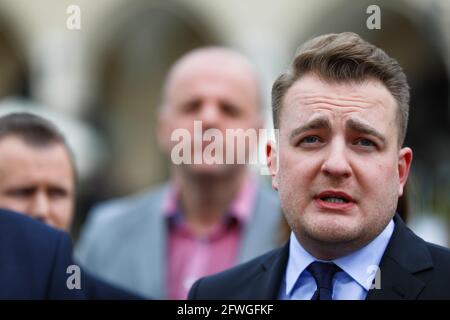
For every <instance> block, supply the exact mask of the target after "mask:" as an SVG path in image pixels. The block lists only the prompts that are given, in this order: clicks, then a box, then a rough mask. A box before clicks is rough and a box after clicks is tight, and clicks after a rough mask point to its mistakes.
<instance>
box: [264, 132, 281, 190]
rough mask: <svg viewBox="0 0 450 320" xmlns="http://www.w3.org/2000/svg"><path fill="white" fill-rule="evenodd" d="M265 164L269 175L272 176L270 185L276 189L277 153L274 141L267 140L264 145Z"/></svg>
mask: <svg viewBox="0 0 450 320" xmlns="http://www.w3.org/2000/svg"><path fill="white" fill-rule="evenodd" d="M266 159H267V166H268V167H269V172H270V175H271V176H272V187H273V188H274V189H275V190H278V178H277V174H278V154H277V146H276V143H275V141H273V140H272V141H271V140H269V141H268V142H267V146H266Z"/></svg>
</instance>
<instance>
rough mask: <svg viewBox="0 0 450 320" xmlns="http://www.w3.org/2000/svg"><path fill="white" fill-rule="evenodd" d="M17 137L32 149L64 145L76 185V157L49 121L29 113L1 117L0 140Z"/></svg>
mask: <svg viewBox="0 0 450 320" xmlns="http://www.w3.org/2000/svg"><path fill="white" fill-rule="evenodd" d="M10 136H15V137H18V138H20V139H21V140H22V141H23V142H25V143H26V144H27V145H29V146H31V147H36V148H42V147H48V146H51V145H54V144H60V145H62V146H63V147H64V148H65V149H66V151H67V154H68V156H69V160H70V163H71V166H72V169H73V175H74V180H75V184H76V183H77V171H76V166H75V157H74V155H73V152H72V150H71V148H70V147H69V145H68V143H67V142H66V139H65V138H64V136H63V134H62V133H61V132H60V131H59V130H58V128H57V127H56V126H55V125H54V124H53V123H52V122H50V121H49V120H47V119H45V118H43V117H40V116H38V115H35V114H32V113H28V112H16V113H11V114H7V115H5V116H2V117H0V140H1V139H3V138H6V137H10Z"/></svg>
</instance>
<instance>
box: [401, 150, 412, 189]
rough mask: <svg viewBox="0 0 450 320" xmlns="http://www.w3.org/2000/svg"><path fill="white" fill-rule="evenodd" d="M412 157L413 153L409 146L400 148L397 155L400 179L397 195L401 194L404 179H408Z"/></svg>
mask: <svg viewBox="0 0 450 320" xmlns="http://www.w3.org/2000/svg"><path fill="white" fill-rule="evenodd" d="M412 158H413V153H412V150H411V149H410V148H402V149H400V152H399V155H398V176H399V180H400V184H399V190H398V195H399V196H402V195H403V189H404V187H405V184H406V181H407V180H408V176H409V170H410V169H411V162H412Z"/></svg>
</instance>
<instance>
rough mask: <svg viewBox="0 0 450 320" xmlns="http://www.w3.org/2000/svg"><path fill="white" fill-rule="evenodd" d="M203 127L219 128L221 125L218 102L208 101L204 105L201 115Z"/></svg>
mask: <svg viewBox="0 0 450 320" xmlns="http://www.w3.org/2000/svg"><path fill="white" fill-rule="evenodd" d="M199 118H200V119H199V120H201V121H202V125H203V129H204V130H205V129H210V128H218V127H219V125H220V110H219V106H218V105H217V104H216V103H212V102H208V103H205V104H204V105H203V107H202V110H201V113H200V115H199Z"/></svg>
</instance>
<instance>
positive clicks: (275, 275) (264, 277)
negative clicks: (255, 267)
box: [251, 241, 289, 300]
mask: <svg viewBox="0 0 450 320" xmlns="http://www.w3.org/2000/svg"><path fill="white" fill-rule="evenodd" d="M288 257H289V241H288V242H287V243H286V244H285V245H284V246H283V247H281V248H280V249H278V250H277V251H275V253H274V254H273V255H270V256H269V257H268V258H267V259H266V260H265V261H263V262H262V263H261V273H260V275H259V278H257V279H256V280H255V281H254V284H253V286H252V290H251V292H252V297H251V299H256V300H276V299H277V298H278V292H279V290H280V284H281V281H283V276H284V273H285V270H286V265H287V261H288Z"/></svg>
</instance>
